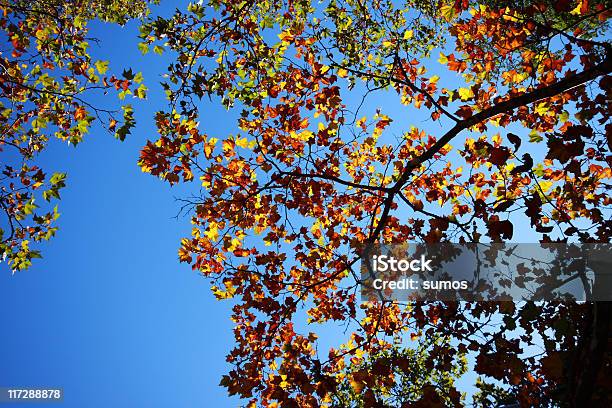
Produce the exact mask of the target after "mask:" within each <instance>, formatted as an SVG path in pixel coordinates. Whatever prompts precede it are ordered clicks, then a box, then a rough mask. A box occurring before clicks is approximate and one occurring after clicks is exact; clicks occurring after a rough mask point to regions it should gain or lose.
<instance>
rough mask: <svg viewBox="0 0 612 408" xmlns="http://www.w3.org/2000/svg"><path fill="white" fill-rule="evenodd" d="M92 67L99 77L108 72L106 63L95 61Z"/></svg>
mask: <svg viewBox="0 0 612 408" xmlns="http://www.w3.org/2000/svg"><path fill="white" fill-rule="evenodd" d="M94 65H95V66H96V70H97V71H98V72H99V73H100V74H101V75H104V74H105V73H106V71H108V61H96V63H95V64H94Z"/></svg>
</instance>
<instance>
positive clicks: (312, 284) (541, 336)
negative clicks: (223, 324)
mask: <svg viewBox="0 0 612 408" xmlns="http://www.w3.org/2000/svg"><path fill="white" fill-rule="evenodd" d="M83 3H86V2H81V3H80V4H83ZM92 3H93V4H100V9H99V10H100V11H99V12H98V13H97V14H96V13H93V14H87V15H85V16H84V17H81V18H77V16H79V12H80V11H79V10H81V9H80V8H76V9H75V10H74V11H72V10H71V8H70V7H69V6H57V7H56V8H57V9H58V10H61V12H62V13H63V14H62V15H64V16H69V17H66V18H68V19H69V21H70V22H71V24H72V25H71V27H72V28H71V30H70V37H69V38H73V40H72V41H76V44H77V45H78V44H81V42H82V41H84V39H83V38H82V37H79V33H80V32H81V31H79V30H80V29H82V28H79V27H80V24H83V23H79V22H82V21H84V20H87V19H89V18H112V19H113V20H114V21H116V22H118V23H121V22H123V21H124V20H125V19H126V18H131V17H133V16H135V15H137V14H138V13H139V12H142V11H139V10H140V9H139V3H134V2H131V3H130V7H131V8H128V9H127V10H128V11H127V14H125V15H123V16H122V17H117V16H116V10H126V9H125V8H122V7H118V6H116V3H113V2H102V3H96V2H92ZM119 3H123V2H119ZM126 3H127V2H126ZM18 4H21V3H18ZM24 4H25V2H24ZM28 4H30V3H28ZM35 4H38V3H35ZM40 4H42V2H41V3H40ZM44 4H45V5H46V6H45V7H50V6H49V4H50V3H49V2H45V3H44ZM610 6H611V5H610V4H609V2H605V1H603V2H602V1H588V0H581V1H569V0H568V1H554V2H553V1H536V2H522V1H516V2H502V1H493V0H492V1H481V2H473V1H468V0H458V1H444V0H441V1H433V0H431V1H426V0H408V1H403V2H397V1H391V0H374V1H369V2H366V1H362V0H329V1H323V2H311V1H307V0H295V1H294V0H265V1H256V2H248V1H242V2H237V1H222V0H209V1H208V2H198V3H192V4H190V5H189V6H188V7H186V8H185V9H180V8H179V9H177V10H176V11H175V12H174V14H173V15H171V16H156V15H153V14H152V15H150V16H149V17H148V18H147V19H146V20H145V21H144V22H143V23H142V24H141V26H140V41H141V44H140V46H139V48H140V50H141V51H143V52H147V51H148V50H153V51H155V52H156V53H159V54H168V55H171V60H172V61H171V63H170V64H169V65H168V67H167V71H166V75H165V80H164V82H163V84H162V85H163V88H164V89H165V91H166V95H167V98H168V106H167V108H166V109H164V110H161V111H159V112H157V114H156V116H155V118H154V120H155V123H156V126H157V130H158V133H159V135H158V137H157V138H156V140H151V141H149V142H148V143H147V144H146V146H144V147H143V149H142V152H141V157H140V161H139V165H140V167H141V168H142V170H144V171H146V172H149V173H151V174H152V175H154V176H157V177H159V178H161V179H162V180H165V181H167V182H168V183H170V184H177V183H192V184H194V191H195V192H196V193H197V195H196V196H195V197H194V198H191V199H188V200H187V208H188V209H189V210H190V211H191V212H190V214H191V215H192V224H193V230H192V236H191V237H187V238H185V239H184V240H183V241H182V243H181V248H180V250H179V258H180V260H181V261H182V262H188V263H190V264H191V265H192V266H193V269H194V270H197V271H198V272H199V273H201V274H203V275H204V276H206V277H208V278H210V280H211V281H212V282H213V286H212V291H213V293H214V295H215V296H216V297H217V298H219V299H228V298H232V299H233V302H234V303H233V304H234V306H233V314H232V316H231V319H232V321H233V322H234V323H235V329H234V334H235V338H236V343H235V345H234V347H233V349H232V350H231V351H230V352H229V354H228V356H227V360H228V362H230V363H231V364H232V365H233V368H232V369H231V371H230V372H229V373H228V374H227V375H225V376H224V377H223V378H222V380H221V384H222V385H223V386H225V387H226V388H227V389H228V392H229V393H230V394H231V395H238V396H240V397H241V398H245V399H247V400H250V403H251V404H252V405H253V406H255V405H264V406H276V405H277V404H278V405H280V406H300V407H302V406H322V405H333V404H334V403H338V401H342V398H352V401H353V402H354V403H355V404H354V405H355V406H362V405H363V404H365V405H363V406H382V404H384V403H387V402H388V401H390V400H389V395H390V394H391V393H393V392H395V391H398V390H402V387H404V386H408V387H409V384H410V383H411V382H412V383H417V384H424V383H426V382H427V381H425V380H424V378H423V377H418V376H416V377H410V376H409V377H408V378H406V377H405V375H404V374H406V373H407V372H410V370H409V369H406V367H409V366H410V364H412V362H414V360H415V359H417V357H415V354H414V352H413V351H411V350H412V349H411V344H412V345H414V344H416V345H418V344H422V343H421V342H422V341H424V340H426V339H432V338H434V339H451V340H449V341H448V342H446V340H444V341H442V342H441V343H439V344H435V345H434V346H432V347H429V348H425V350H427V356H426V358H425V360H426V362H427V364H425V366H424V367H425V368H427V367H429V368H431V367H436V368H437V369H442V370H444V369H446V370H447V372H448V373H451V372H453V373H455V374H456V375H458V374H459V372H461V368H460V366H457V364H459V363H458V362H459V361H461V359H462V358H463V357H464V356H465V355H466V354H471V355H472V356H473V357H474V360H475V367H474V370H475V371H476V373H478V374H479V375H480V376H482V379H481V380H479V387H480V389H481V393H480V394H479V397H478V398H479V399H478V401H480V403H481V404H483V405H485V406H486V405H488V404H489V403H491V404H493V403H495V402H493V400H492V398H493V396H495V395H498V396H500V395H503V396H504V398H505V397H507V396H508V395H511V396H513V397H514V398H515V399H516V400H517V401H519V402H520V403H521V406H549V405H551V406H552V405H555V404H557V405H566V406H582V405H583V404H585V403H587V401H590V402H591V404H592V405H597V404H599V405H600V406H605V405H606V401H607V402H608V403H609V400H606V398H609V396H608V391H607V388H606V387H607V386H606V378H607V376H608V375H610V370H611V357H610V350H609V345H608V335H609V322H610V317H611V314H610V313H611V311H610V305H609V304H607V303H591V304H569V303H538V304H534V303H533V302H523V303H512V302H502V303H486V302H478V303H457V302H425V303H423V302H420V303H405V302H404V303H402V302H361V301H360V299H359V293H358V290H359V272H358V271H357V265H358V262H359V260H360V258H359V254H360V252H359V251H360V248H361V247H362V246H363V245H364V244H368V243H376V242H382V243H386V244H390V243H404V242H426V243H435V242H448V241H453V242H504V241H517V240H521V239H522V235H524V234H527V232H529V233H531V234H532V236H535V237H537V239H539V240H540V241H541V242H568V241H578V242H609V241H610V237H611V234H612V221H611V219H610V204H611V199H610V196H609V183H610V178H611V176H612V170H611V169H610V165H611V164H612V155H611V154H610V151H611V149H612V133H611V132H612V126H611V124H610V121H609V112H610V97H609V90H610V84H611V81H610V72H611V71H612V49H611V45H610V41H609V38H610V26H609V18H610V16H611V8H610ZM23 7H25V6H23ZM40 7H43V6H42V5H41V6H40ZM117 7H118V8H117ZM132 7H135V9H134V8H132ZM143 7H144V5H143ZM5 9H6V10H8V14H6V13H5V17H4V20H2V21H3V22H4V24H3V25H4V28H5V31H6V32H8V33H10V34H11V35H10V38H11V39H13V38H15V39H14V40H12V41H13V47H14V50H15V51H14V55H13V56H12V57H11V58H12V60H11V59H8V57H7V56H5V55H4V54H3V57H2V58H3V66H6V67H9V66H15V68H14V71H13V74H9V73H8V72H9V70H8V69H6V68H5V69H4V70H3V73H2V75H3V77H2V80H1V81H2V82H0V85H2V91H3V96H4V97H5V98H6V97H7V95H16V96H10V97H11V98H14V99H15V101H14V102H13V103H16V104H19V103H21V102H23V105H20V106H22V108H21V110H22V111H24V112H22V111H20V110H17V108H10V111H8V113H7V114H6V115H4V116H5V118H6V119H5V120H4V122H3V123H4V125H2V126H4V127H5V128H6V129H8V130H7V131H5V132H3V139H1V140H2V144H0V147H2V148H5V147H4V146H5V145H6V148H9V146H10V145H16V148H17V149H20V152H21V151H22V150H23V149H30V150H32V151H35V150H36V149H40V148H41V147H37V146H42V145H44V143H45V142H46V136H44V135H45V132H44V131H43V130H42V129H44V128H45V126H44V124H46V123H50V124H52V125H54V126H55V127H57V128H58V130H57V131H56V132H55V135H56V136H57V137H60V138H62V139H66V140H70V141H71V142H72V143H76V142H78V141H79V140H80V139H81V137H82V135H83V133H84V132H85V131H86V129H87V128H88V127H89V125H90V123H91V121H93V120H94V118H95V113H98V115H101V114H104V113H105V112H102V111H98V110H96V109H95V108H93V107H89V106H87V105H85V104H84V103H82V102H81V103H80V102H79V99H78V96H76V95H75V94H76V93H77V91H78V92H81V91H86V90H87V88H88V87H92V86H97V87H100V86H102V87H109V88H116V89H117V90H123V91H124V92H125V91H127V90H132V92H134V93H138V92H140V89H141V88H139V85H138V82H139V81H138V78H136V77H134V76H133V74H131V71H127V72H124V74H123V77H119V76H112V77H110V78H107V77H103V76H104V74H105V72H103V71H105V70H106V65H105V64H104V63H94V62H92V61H90V60H89V59H88V58H87V57H86V51H85V50H86V47H81V48H79V47H75V46H74V45H73V43H70V44H71V46H70V50H71V51H66V48H64V47H67V46H66V45H64V44H67V43H64V41H66V40H65V39H62V38H63V37H62V33H63V31H62V30H61V28H62V27H64V25H58V24H56V25H55V26H53V25H51V26H50V27H51V29H50V30H51V31H48V30H49V28H48V27H49V26H47V25H41V24H40V23H36V22H37V21H39V20H37V19H41V18H45V17H39V16H38V15H39V13H29V14H27V13H26V14H23V13H24V11H23V10H21V9H20V8H19V7H17V8H15V7H12V8H11V7H8V8H7V7H6V6H5ZM86 9H87V10H91V8H86ZM94 10H95V8H94ZM113 10H114V11H113ZM81 12H82V11H81ZM108 13H110V15H111V16H114V17H108ZM22 15H26V16H27V17H20V16H22ZM11 18H13V19H14V18H21V19H22V21H25V22H26V23H25V24H21V25H19V24H17V25H16V24H15V23H11ZM28 21H29V23H27V22H28ZM11 27H21V28H19V30H17V29H16V28H11ZM24 27H27V28H24ZM41 27H45V28H41ZM53 27H56V28H55V29H54V28H53ZM53 30H55V31H53ZM41 31H42V32H41ZM75 32H76V33H77V34H76V35H75V34H74V33H75ZM39 36H40V38H39ZM81 36H82V34H81ZM49 38H54V39H57V38H59V39H60V40H58V41H59V42H58V45H56V46H55V47H59V48H51V49H49V50H48V51H47V48H45V45H44V44H47V42H48V39H49ZM31 41H34V42H35V43H36V44H37V47H39V48H38V49H39V50H42V51H43V52H42V53H41V54H40V56H37V58H40V59H41V60H40V61H41V62H40V63H39V65H40V67H39V68H36V67H37V65H32V64H31V63H30V65H28V67H27V69H28V70H29V71H28V72H30V73H29V74H23V73H22V71H23V70H24V69H26V68H23V69H22V68H17V65H18V63H17V62H14V61H15V60H16V59H17V58H19V57H20V53H23V52H24V51H25V50H28V49H31V45H29V44H30V42H31ZM56 42H57V41H56ZM79 50H82V51H79ZM47 52H48V53H49V54H45V53H47ZM66 52H67V54H66ZM45 55H49V56H47V57H46V56H45ZM47 60H48V61H47ZM11 61H13V62H11ZM45 61H47V63H46V65H45ZM76 61H78V62H76ZM11 64H12V65H11ZM59 64H64V65H63V66H64V67H67V68H68V69H69V70H70V72H71V74H70V75H71V76H69V78H70V80H69V81H67V82H66V81H64V82H57V81H58V80H57V75H58V74H55V77H54V76H52V74H49V73H47V74H45V72H47V70H53V69H55V66H56V65H59ZM49 65H50V66H49ZM32 72H33V73H32ZM45 75H46V76H45ZM15 78H17V79H15ZM53 78H55V79H53ZM11 81H13V82H11ZM15 81H18V83H19V84H18V85H11V84H14V83H15ZM30 82H32V83H34V84H35V85H28V84H29V83H30ZM100 84H101V85H100ZM65 87H68V89H64V88H65ZM134 88H135V89H134ZM67 93H70V95H71V96H70V97H68V96H67V95H66V94H67ZM58 94H59V95H58ZM53 95H56V96H53ZM16 98H21V99H16ZM66 98H68V99H66ZM379 100H380V101H383V105H382V106H380V105H378V104H377V101H379ZM207 101H209V102H207ZM26 102H27V103H26ZM211 102H212V103H219V104H222V105H223V106H225V107H226V108H227V109H231V110H235V111H237V112H239V119H238V120H237V123H236V124H235V128H234V131H233V132H231V134H222V135H219V134H210V133H209V132H208V131H207V126H206V124H207V123H208V122H210V121H214V120H215V119H216V118H215V117H212V116H211V115H208V114H207V112H206V109H205V106H206V103H211ZM36 106H38V108H36ZM41 106H44V108H45V110H42V111H41V110H40V107H41ZM373 106H378V108H374V107H373ZM5 108H7V109H9V108H8V107H7V106H5ZM46 110H48V111H49V112H50V113H49V114H48V115H47V114H43V116H42V118H43V119H41V113H38V112H46ZM90 113H94V116H89V115H90ZM19 115H21V116H19ZM23 115H25V116H23ZM13 117H15V119H12V118H13ZM109 117H110V116H109ZM107 120H108V119H107ZM110 120H111V122H110V125H108V126H109V127H110V128H111V129H112V130H114V131H116V132H117V133H118V135H119V136H120V137H123V136H125V134H126V133H127V132H128V130H129V129H130V128H131V127H132V126H133V125H134V123H133V121H132V119H131V111H130V110H129V108H126V109H125V110H124V117H123V122H122V125H121V127H120V125H117V123H118V122H116V120H118V119H112V118H111V119H110ZM13 121H17V123H18V125H17V126H15V125H13ZM41 121H42V122H41ZM43 122H44V124H43ZM37 138H44V140H43V141H42V142H39V143H37V142H36V140H37ZM32 140H33V141H32ZM30 150H25V151H26V152H29V151H30ZM21 154H22V155H23V156H24V157H26V158H28V159H29V158H30V157H31V156H32V154H31V153H30V154H29V155H26V154H24V153H21ZM37 171H39V170H38V169H37V168H34V169H33V170H32V169H31V168H30V167H26V168H24V169H17V170H15V169H13V170H12V172H9V173H8V174H7V175H6V177H22V181H21V183H22V184H23V185H25V188H26V189H28V191H30V190H33V189H35V187H34V186H37V187H36V189H38V188H39V187H38V186H42V185H43V183H44V180H45V177H44V175H41V176H36V174H37V173H36V172H37ZM19 172H21V173H19ZM21 174H23V176H22V175H21ZM23 177H26V180H30V181H28V182H27V183H26V182H24V181H23ZM37 177H38V178H37ZM63 180H64V177H63V176H61V175H60V176H53V177H52V178H51V179H50V181H49V182H50V183H51V185H52V187H51V190H48V191H51V193H47V194H46V195H47V196H48V197H50V198H52V197H55V196H57V194H56V193H54V192H56V191H57V189H59V188H60V187H61V186H62V185H63V182H64V181H63ZM3 183H4V182H3ZM54 186H55V187H54ZM40 188H43V187H40ZM54 188H55V190H54ZM2 194H3V196H2V200H3V201H2V204H3V206H6V207H7V208H8V213H9V215H10V216H12V217H13V219H16V220H23V219H24V217H25V216H26V215H27V214H31V213H32V211H33V208H34V207H32V205H33V195H32V194H33V193H28V194H29V195H19V194H21V193H16V192H15V193H13V192H12V191H10V190H9V191H5V187H4V184H3V191H2ZM5 197H8V198H5ZM28 208H29V209H28ZM28 211H29V212H28ZM16 214H19V216H17V215H16ZM21 214H23V215H21ZM19 217H21V218H19ZM35 217H37V218H33V219H34V221H35V222H36V223H38V224H39V225H41V226H40V227H34V228H35V229H34V230H33V232H32V233H30V232H29V231H30V230H28V229H26V230H25V231H26V232H23V233H13V234H11V237H12V238H10V239H8V240H6V238H3V245H4V246H3V251H4V252H5V253H8V255H9V256H12V257H14V259H15V261H14V262H16V263H17V262H24V261H22V260H18V259H23V255H19V254H20V252H19V251H21V249H19V248H22V247H24V242H25V248H26V249H27V240H26V239H25V235H24V234H25V233H27V234H30V235H29V236H31V237H32V239H34V240H36V238H35V236H34V235H32V234H44V233H46V234H52V232H49V231H53V229H52V228H51V227H48V226H47V225H50V220H51V219H52V218H53V214H52V213H50V214H49V215H47V216H44V217H47V218H44V217H43V218H41V216H39V215H36V216H35ZM37 220H40V222H39V221H37ZM47 220H49V221H47ZM16 228H17V231H20V230H19V228H20V227H16ZM519 233H520V234H519ZM20 240H21V241H20ZM6 242H8V244H7V243H6ZM19 242H21V243H20V244H19V245H20V246H18V245H17V244H18V243H19ZM15 248H17V249H15ZM29 253H30V254H32V252H31V251H30V252H29ZM30 256H31V255H30ZM19 257H21V258H19ZM26 266H27V265H26ZM303 321H306V322H307V324H301V323H299V322H303ZM333 322H337V323H343V324H346V326H347V327H348V328H349V334H347V335H346V339H345V342H343V343H342V344H338V345H336V346H334V347H331V348H326V349H325V350H322V349H321V348H320V347H319V344H320V340H319V338H318V336H317V333H316V332H317V328H318V327H320V326H321V325H325V324H330V323H333ZM398 344H399V345H398ZM418 347H421V346H418ZM418 347H417V348H418ZM534 347H539V348H540V349H541V350H540V352H538V353H531V352H530V350H532V349H533V348H534ZM380 361H383V362H384V363H380ZM421 369H423V367H421ZM433 375H434V376H435V375H436V374H433ZM436 378H438V379H439V377H436ZM406 381H408V383H406ZM406 384H408V385H406ZM349 388H350V389H349ZM425 388H426V389H425ZM351 389H352V391H351ZM402 392H408V391H406V390H404V391H402ZM419 392H420V394H418V395H420V396H422V395H423V393H426V395H427V396H428V398H427V399H426V401H428V402H423V403H427V404H429V405H423V406H447V405H455V406H458V405H459V404H460V403H461V402H460V398H458V397H457V395H456V394H457V390H456V388H455V384H454V383H452V382H445V383H444V386H443V387H441V386H439V387H436V386H427V387H425V386H424V385H423V389H421V390H420V391H419ZM415 395H416V394H415ZM402 401H403V402H402V404H404V405H405V406H412V405H410V404H413V403H414V404H416V403H417V401H418V398H416V399H411V398H406V399H404V400H402ZM360 404H362V405H360Z"/></svg>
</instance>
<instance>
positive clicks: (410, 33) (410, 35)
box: [404, 30, 414, 40]
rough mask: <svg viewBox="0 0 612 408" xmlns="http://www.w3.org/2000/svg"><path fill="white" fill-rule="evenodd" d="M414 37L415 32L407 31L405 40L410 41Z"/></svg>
mask: <svg viewBox="0 0 612 408" xmlns="http://www.w3.org/2000/svg"><path fill="white" fill-rule="evenodd" d="M412 37H414V30H406V31H405V32H404V40H409V39H411V38H412Z"/></svg>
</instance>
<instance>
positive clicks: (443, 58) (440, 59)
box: [438, 53, 448, 65]
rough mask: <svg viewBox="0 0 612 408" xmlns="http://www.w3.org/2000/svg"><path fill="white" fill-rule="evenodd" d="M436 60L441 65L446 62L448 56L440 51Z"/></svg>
mask: <svg viewBox="0 0 612 408" xmlns="http://www.w3.org/2000/svg"><path fill="white" fill-rule="evenodd" d="M438 62H439V63H440V64H442V65H446V64H448V58H446V55H444V54H443V53H440V58H438Z"/></svg>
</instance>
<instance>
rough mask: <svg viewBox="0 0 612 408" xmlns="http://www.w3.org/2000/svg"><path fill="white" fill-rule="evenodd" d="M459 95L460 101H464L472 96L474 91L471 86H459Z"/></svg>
mask: <svg viewBox="0 0 612 408" xmlns="http://www.w3.org/2000/svg"><path fill="white" fill-rule="evenodd" d="M459 96H460V97H461V100H462V101H466V100H468V99H470V98H473V97H474V91H472V88H459Z"/></svg>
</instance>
